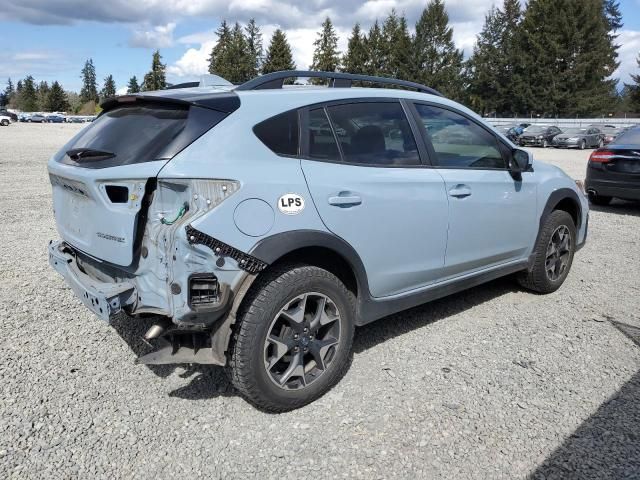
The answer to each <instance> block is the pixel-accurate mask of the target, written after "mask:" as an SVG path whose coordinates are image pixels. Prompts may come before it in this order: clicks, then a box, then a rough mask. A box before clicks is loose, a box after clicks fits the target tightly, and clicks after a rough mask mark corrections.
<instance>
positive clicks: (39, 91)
mask: <svg viewBox="0 0 640 480" xmlns="http://www.w3.org/2000/svg"><path fill="white" fill-rule="evenodd" d="M36 95H37V97H38V110H42V111H45V110H46V109H47V103H48V100H49V84H48V83H47V82H45V81H42V82H40V83H39V84H38V86H37V87H36Z"/></svg>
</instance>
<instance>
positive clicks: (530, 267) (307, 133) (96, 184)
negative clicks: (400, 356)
mask: <svg viewBox="0 0 640 480" xmlns="http://www.w3.org/2000/svg"><path fill="white" fill-rule="evenodd" d="M291 77H317V78H321V79H324V81H325V82H326V83H327V84H328V87H329V88H324V87H286V88H282V87H283V83H284V81H285V80H286V79H288V78H291ZM354 81H357V82H359V84H361V85H363V84H366V83H373V84H374V85H383V84H384V85H391V86H393V87H396V88H393V89H388V88H350V87H351V84H352V82H354ZM220 83H221V84H220V85H213V86H207V87H190V88H182V89H174V90H165V91H159V92H151V93H149V92H145V93H141V94H136V95H128V96H121V97H117V98H115V99H111V100H107V102H106V103H105V104H104V105H103V108H104V111H103V113H102V114H101V115H100V116H99V117H98V118H97V119H96V121H95V122H94V123H93V124H92V125H90V126H89V127H87V128H85V129H84V130H82V131H81V132H80V133H78V134H77V135H76V136H75V137H74V138H73V139H72V140H71V141H70V142H69V143H68V144H67V145H65V146H64V147H63V148H62V150H61V151H60V152H59V153H57V154H56V155H55V156H54V157H53V158H52V159H51V160H50V161H49V173H50V178H51V184H52V186H53V203H54V210H55V218H56V223H57V227H58V232H59V234H60V237H61V240H59V241H55V242H51V244H50V245H49V258H50V262H51V264H52V266H53V267H54V268H55V269H56V270H57V271H58V272H59V273H60V274H62V276H63V277H64V278H65V280H66V282H67V283H68V284H69V285H70V287H71V288H72V289H73V291H74V292H75V293H76V295H77V296H78V297H79V298H80V299H81V300H82V301H83V302H84V304H85V305H86V306H87V307H88V308H89V309H91V310H92V311H93V312H94V313H95V314H96V315H97V316H99V317H100V318H102V319H103V320H105V321H109V320H110V319H112V318H113V317H114V316H115V315H117V314H119V313H120V312H125V313H126V314H128V315H131V316H133V317H136V316H141V315H149V314H152V315H155V316H157V322H156V323H155V324H154V325H153V326H152V327H151V329H150V330H149V331H148V332H147V334H146V339H147V341H149V342H152V343H154V344H155V346H156V347H157V348H156V349H155V350H153V351H151V353H149V354H148V355H146V356H144V357H142V358H140V359H139V361H140V362H141V363H146V364H161V363H207V364H215V365H226V366H227V367H228V370H229V372H230V374H231V378H232V381H233V384H234V385H235V386H236V388H237V389H238V391H239V392H241V393H242V394H243V395H244V396H245V397H246V398H248V399H249V400H250V401H251V402H253V403H254V404H255V405H257V406H259V407H260V408H262V409H264V410H268V411H285V410H289V409H293V408H297V407H300V406H302V405H304V404H306V403H308V402H311V401H312V400H314V399H316V398H318V397H319V396H320V395H322V394H323V393H324V392H326V391H327V390H328V389H329V388H331V386H333V385H334V384H335V383H336V382H337V381H338V380H339V379H340V378H341V376H342V375H343V374H344V372H345V371H346V369H347V367H348V365H349V359H350V354H351V353H350V350H351V345H352V340H353V335H354V328H355V327H356V326H359V325H364V324H366V323H369V322H372V321H374V320H376V319H379V318H381V317H384V316H386V315H389V314H392V313H395V312H398V311H401V310H404V309H407V308H410V307H413V306H416V305H419V304H422V303H425V302H428V301H430V300H433V299H436V298H439V297H443V296H445V295H449V294H451V293H454V292H457V291H460V290H462V289H465V288H469V287H472V286H474V285H478V284H481V283H483V282H487V281H489V280H492V279H495V278H497V277H501V276H504V275H510V274H516V276H517V278H518V279H519V281H520V283H521V284H522V285H523V286H525V287H526V288H528V289H530V290H533V291H536V292H540V293H548V292H553V291H555V290H556V289H558V288H559V287H560V285H562V283H563V282H564V280H565V278H566V277H567V274H568V273H569V269H570V267H571V263H572V260H573V256H574V253H575V251H576V250H577V249H578V248H579V247H581V246H582V245H583V244H584V242H585V240H586V236H587V223H588V204H587V201H586V199H585V197H584V196H583V194H582V193H581V191H580V189H579V188H578V187H577V186H576V184H575V182H574V181H572V180H571V179H570V178H569V177H568V176H567V175H565V174H564V173H563V172H562V171H561V170H559V169H558V168H555V167H552V166H549V165H546V164H544V163H541V162H537V161H536V162H534V161H533V159H532V157H531V155H530V154H529V153H527V152H526V151H524V150H521V149H518V148H517V147H515V146H514V145H513V144H512V143H511V142H510V141H509V140H508V139H507V138H505V137H504V136H502V135H501V134H500V133H498V132H497V131H496V130H495V129H494V128H492V127H491V126H490V125H488V124H487V123H485V122H484V121H483V120H482V119H481V118H480V117H478V116H477V115H476V114H474V113H473V112H471V111H470V110H468V109H467V108H465V107H463V106H462V105H459V104H458V103H455V102H453V101H451V100H448V99H446V98H443V97H442V96H441V95H440V94H439V93H438V92H436V91H434V90H432V89H430V88H428V87H425V86H423V85H418V84H414V83H410V82H405V81H401V80H393V79H388V78H377V77H365V76H359V75H349V74H340V73H324V72H277V73H272V74H268V75H263V76H261V77H259V78H256V79H254V80H251V81H249V82H247V83H245V84H243V85H240V86H231V85H225V84H223V83H224V82H220Z"/></svg>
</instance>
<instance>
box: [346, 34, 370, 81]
mask: <svg viewBox="0 0 640 480" xmlns="http://www.w3.org/2000/svg"><path fill="white" fill-rule="evenodd" d="M366 43H367V38H366V37H365V35H363V34H362V31H361V30H360V24H359V23H356V24H355V25H354V27H353V30H352V31H351V36H350V37H349V41H348V43H347V52H346V53H345V54H344V56H343V57H342V71H343V72H347V73H366V71H367V62H368V55H367V45H366Z"/></svg>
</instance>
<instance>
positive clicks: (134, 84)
mask: <svg viewBox="0 0 640 480" xmlns="http://www.w3.org/2000/svg"><path fill="white" fill-rule="evenodd" d="M138 92H140V85H138V79H137V78H136V76H135V75H134V76H133V77H131V78H130V79H129V84H128V85H127V93H138Z"/></svg>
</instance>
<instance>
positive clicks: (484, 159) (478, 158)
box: [416, 104, 507, 168]
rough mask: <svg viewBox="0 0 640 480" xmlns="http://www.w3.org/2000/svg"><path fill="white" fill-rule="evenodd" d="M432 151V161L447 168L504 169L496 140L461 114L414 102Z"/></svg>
mask: <svg viewBox="0 0 640 480" xmlns="http://www.w3.org/2000/svg"><path fill="white" fill-rule="evenodd" d="M416 109H417V111H418V114H419V116H420V119H421V121H422V124H423V125H424V128H425V130H426V132H427V137H428V138H429V140H430V141H431V144H432V145H433V149H434V150H435V153H436V158H435V159H434V163H436V164H437V165H438V166H441V167H447V168H506V167H507V165H506V162H505V161H504V158H503V157H502V154H501V153H500V149H499V147H498V141H497V140H496V138H495V137H494V136H493V135H492V134H491V133H489V132H488V131H487V130H485V129H484V128H482V127H481V126H479V125H477V124H476V123H474V122H472V121H471V120H469V119H468V118H466V117H463V116H462V115H460V114H458V113H455V112H452V111H451V110H447V109H444V108H440V107H434V106H431V105H419V104H418V105H416Z"/></svg>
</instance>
